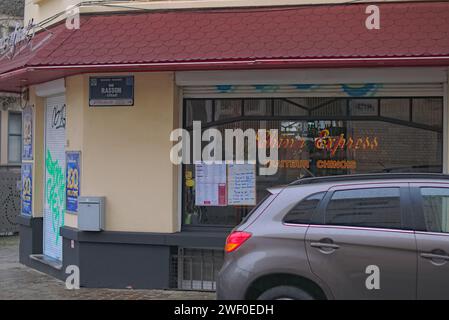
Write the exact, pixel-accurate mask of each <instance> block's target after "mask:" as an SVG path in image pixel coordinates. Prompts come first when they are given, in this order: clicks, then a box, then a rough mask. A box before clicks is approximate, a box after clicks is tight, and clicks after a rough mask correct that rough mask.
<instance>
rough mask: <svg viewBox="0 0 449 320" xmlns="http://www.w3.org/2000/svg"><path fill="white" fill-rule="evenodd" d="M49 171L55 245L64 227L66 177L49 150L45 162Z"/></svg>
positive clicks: (50, 206) (50, 208) (48, 179)
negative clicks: (60, 230)
mask: <svg viewBox="0 0 449 320" xmlns="http://www.w3.org/2000/svg"><path fill="white" fill-rule="evenodd" d="M45 166H46V170H47V190H46V192H47V197H46V199H47V205H48V208H49V210H50V212H51V217H52V221H51V222H52V229H53V232H54V233H55V234H56V235H57V236H56V238H55V243H56V244H57V243H58V242H59V241H60V240H59V228H60V227H62V226H63V225H64V211H65V176H64V169H63V167H62V166H61V164H60V163H59V161H58V160H53V158H52V156H51V153H50V151H48V150H47V157H46V161H45Z"/></svg>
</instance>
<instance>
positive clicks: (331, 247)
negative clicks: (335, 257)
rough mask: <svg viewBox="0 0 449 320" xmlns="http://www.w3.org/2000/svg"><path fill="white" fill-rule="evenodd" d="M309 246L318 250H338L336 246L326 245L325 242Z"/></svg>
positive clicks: (313, 243) (332, 244) (333, 244)
mask: <svg viewBox="0 0 449 320" xmlns="http://www.w3.org/2000/svg"><path fill="white" fill-rule="evenodd" d="M310 246H311V247H313V248H318V249H333V250H337V249H339V248H340V246H339V245H338V244H335V243H327V242H312V243H310Z"/></svg>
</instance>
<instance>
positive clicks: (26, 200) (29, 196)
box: [21, 163, 33, 216]
mask: <svg viewBox="0 0 449 320" xmlns="http://www.w3.org/2000/svg"><path fill="white" fill-rule="evenodd" d="M21 198H22V199H21V200H22V214H23V215H27V216H30V215H31V213H32V204H33V164H32V163H23V164H22V197H21Z"/></svg>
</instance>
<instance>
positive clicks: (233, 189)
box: [228, 164, 256, 206]
mask: <svg viewBox="0 0 449 320" xmlns="http://www.w3.org/2000/svg"><path fill="white" fill-rule="evenodd" d="M228 204H229V205H234V206H255V205H256V166H255V165H254V164H230V165H229V166H228Z"/></svg>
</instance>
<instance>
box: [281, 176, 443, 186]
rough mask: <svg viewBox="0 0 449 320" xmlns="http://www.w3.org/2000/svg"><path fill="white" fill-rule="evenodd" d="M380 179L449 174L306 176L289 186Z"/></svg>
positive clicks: (428, 177) (437, 177) (422, 177)
mask: <svg viewBox="0 0 449 320" xmlns="http://www.w3.org/2000/svg"><path fill="white" fill-rule="evenodd" d="M382 179H438V180H448V181H449V175H448V174H443V173H362V174H351V175H335V176H323V177H312V178H310V177H308V178H301V179H298V180H296V181H293V182H292V183H290V184H289V186H295V185H303V184H313V183H322V182H334V181H353V180H382Z"/></svg>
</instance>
